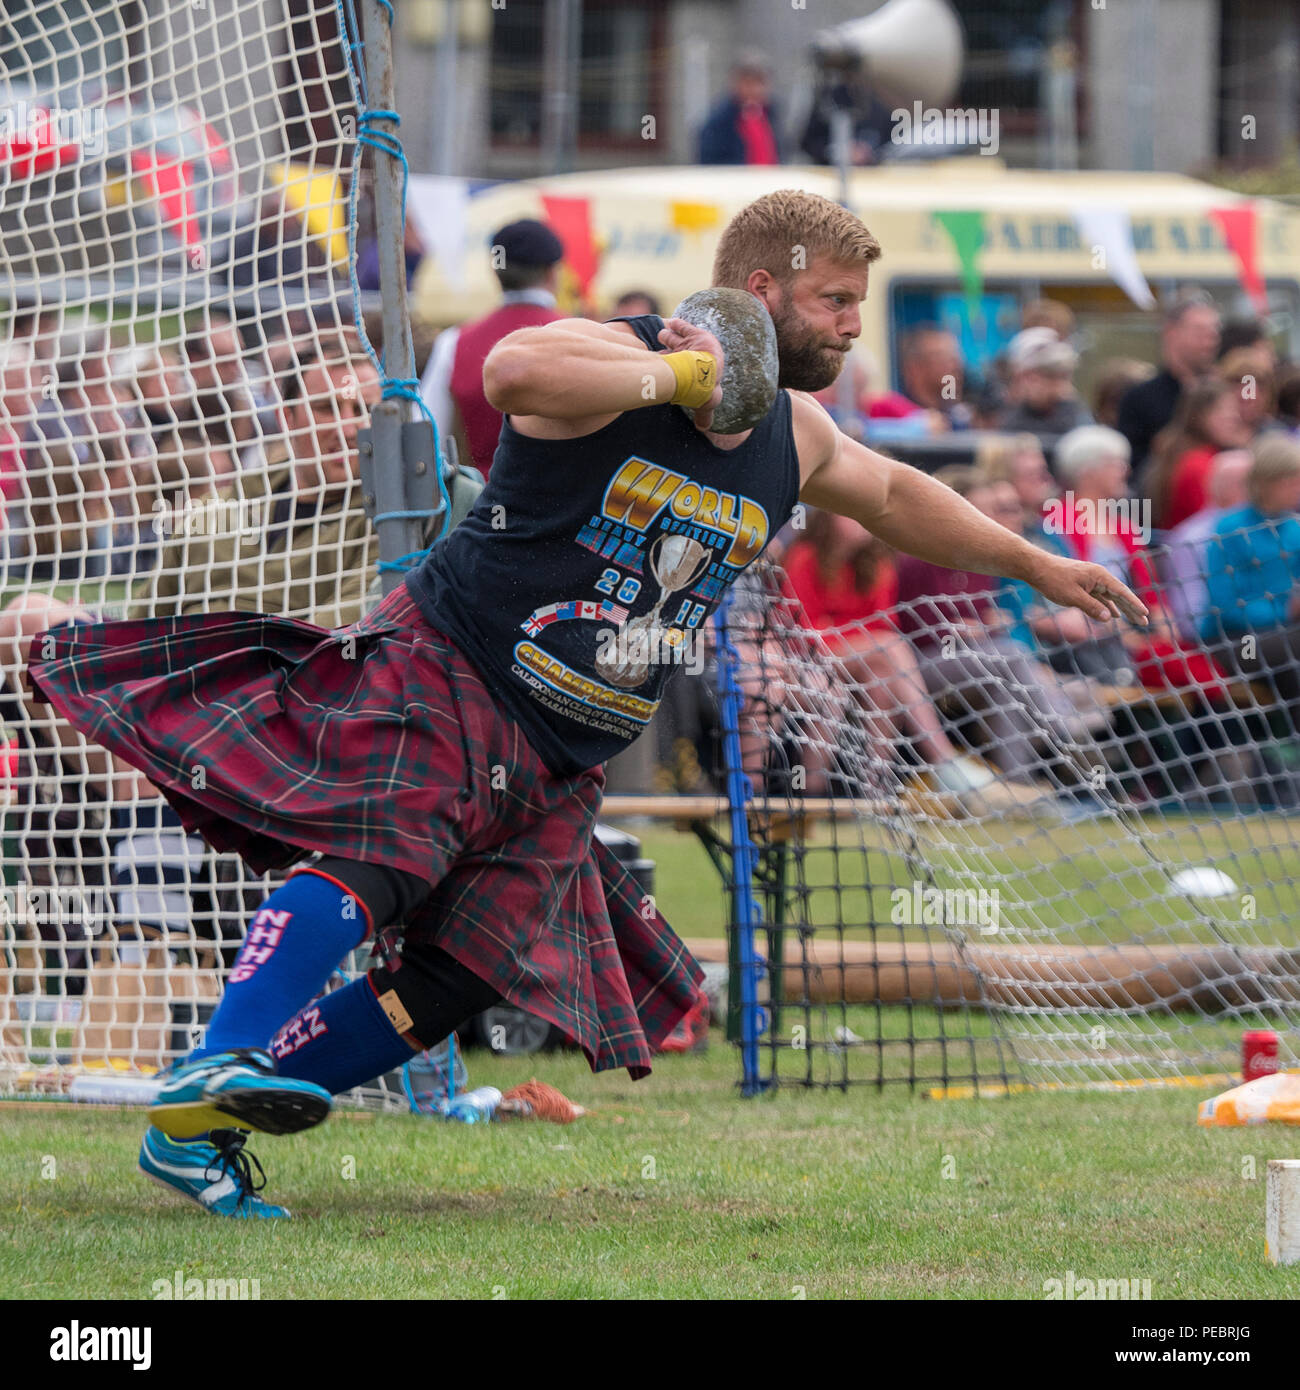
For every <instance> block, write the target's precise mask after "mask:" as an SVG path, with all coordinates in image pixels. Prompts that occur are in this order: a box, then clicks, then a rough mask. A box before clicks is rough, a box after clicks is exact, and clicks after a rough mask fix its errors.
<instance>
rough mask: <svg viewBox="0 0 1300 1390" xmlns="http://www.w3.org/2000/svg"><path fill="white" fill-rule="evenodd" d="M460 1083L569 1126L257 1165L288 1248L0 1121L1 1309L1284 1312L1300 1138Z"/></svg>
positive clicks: (704, 1063)
mask: <svg viewBox="0 0 1300 1390" xmlns="http://www.w3.org/2000/svg"><path fill="white" fill-rule="evenodd" d="M469 1061H470V1067H471V1075H472V1080H473V1081H474V1083H476V1084H486V1083H491V1082H495V1083H498V1084H501V1085H508V1084H513V1083H514V1082H516V1081H520V1080H524V1079H526V1078H527V1077H528V1076H529V1075H531V1074H534V1073H536V1074H537V1075H538V1076H540V1077H543V1078H544V1079H546V1080H549V1081H551V1082H552V1083H554V1084H556V1085H559V1086H560V1087H561V1088H562V1089H563V1090H564V1091H565V1092H566V1094H568V1095H570V1096H571V1097H573V1098H574V1099H576V1100H578V1101H580V1102H581V1103H583V1104H585V1105H587V1106H588V1107H590V1110H591V1113H590V1114H589V1115H587V1116H586V1117H585V1118H584V1119H582V1120H580V1121H578V1122H577V1123H576V1124H574V1125H571V1126H568V1127H565V1128H561V1127H558V1126H554V1125H543V1124H522V1123H517V1124H514V1125H505V1124H503V1125H492V1126H475V1127H472V1128H465V1127H461V1126H456V1125H449V1124H445V1123H443V1122H441V1121H437V1120H431V1119H421V1118H414V1117H407V1116H374V1115H362V1114H353V1113H344V1114H340V1115H337V1116H335V1117H334V1118H332V1119H331V1120H330V1121H329V1122H328V1123H327V1124H326V1125H325V1126H324V1127H323V1128H321V1129H318V1130H316V1131H314V1132H309V1133H307V1134H304V1135H299V1136H296V1137H294V1138H292V1139H280V1140H272V1139H263V1140H262V1141H261V1142H260V1143H258V1144H257V1145H256V1146H255V1148H256V1152H257V1153H258V1155H259V1157H260V1158H261V1159H262V1161H263V1163H264V1164H265V1165H266V1167H267V1169H268V1172H269V1175H270V1177H271V1182H272V1187H271V1191H273V1192H274V1194H275V1196H276V1197H277V1198H279V1199H280V1200H282V1201H283V1202H285V1203H286V1204H287V1205H288V1206H289V1207H290V1208H291V1209H292V1210H293V1211H294V1213H295V1219H294V1220H293V1221H290V1222H278V1223H269V1224H267V1223H255V1224H245V1223H239V1222H230V1221H223V1220H220V1219H218V1218H214V1217H209V1216H206V1215H204V1214H203V1213H201V1212H199V1211H198V1210H197V1209H196V1208H193V1207H191V1206H190V1205H189V1204H188V1203H184V1202H182V1201H181V1200H180V1199H179V1198H175V1197H173V1196H171V1195H170V1194H168V1193H166V1192H165V1191H163V1190H162V1189H161V1188H158V1187H156V1186H155V1185H153V1184H152V1183H149V1182H147V1181H146V1180H145V1179H143V1178H142V1177H141V1176H140V1175H139V1174H138V1173H137V1172H136V1171H135V1168H134V1160H135V1152H136V1147H137V1144H138V1136H139V1133H140V1129H141V1120H140V1117H139V1115H137V1114H130V1113H126V1112H122V1111H116V1110H104V1111H100V1110H93V1111H92V1110H86V1109H78V1110H77V1111H75V1112H74V1111H72V1110H68V1111H67V1112H66V1113H59V1112H58V1111H57V1110H50V1109H45V1110H32V1109H23V1108H22V1107H17V1108H12V1107H11V1108H7V1109H6V1110H5V1111H4V1114H3V1117H2V1119H0V1212H2V1213H3V1217H2V1218H0V1297H2V1298H6V1299H15V1298H17V1299H22V1298H69V1297H75V1298H123V1299H125V1298H149V1297H151V1290H152V1286H153V1283H154V1281H156V1280H166V1281H167V1282H169V1283H170V1282H172V1281H173V1279H174V1274H175V1271H176V1270H180V1271H182V1277H183V1278H194V1277H198V1278H204V1279H208V1278H215V1279H231V1278H235V1279H239V1278H242V1279H257V1280H258V1281H259V1284H260V1295H261V1297H262V1298H264V1299H267V1298H300V1299H301V1298H321V1297H331V1298H390V1297H433V1298H492V1297H500V1298H512V1299H519V1298H547V1297H550V1298H630V1297H643V1298H705V1297H716V1298H743V1299H750V1298H778V1299H779V1298H790V1299H793V1298H798V1297H801V1296H803V1297H807V1298H861V1297H885V1298H920V1299H930V1298H1022V1299H1041V1298H1042V1297H1043V1296H1044V1282H1045V1281H1046V1280H1049V1279H1062V1280H1064V1279H1065V1277H1066V1274H1067V1271H1069V1270H1073V1271H1074V1273H1075V1276H1076V1279H1079V1278H1094V1279H1150V1281H1151V1294H1152V1297H1153V1298H1155V1299H1162V1298H1204V1299H1215V1298H1224V1297H1236V1298H1294V1297H1296V1296H1297V1295H1300V1268H1292V1269H1289V1270H1288V1269H1281V1268H1275V1267H1271V1266H1269V1265H1267V1264H1266V1263H1265V1261H1264V1251H1263V1222H1264V1172H1265V1163H1266V1160H1267V1159H1269V1158H1277V1157H1292V1156H1296V1155H1297V1154H1298V1153H1300V1136H1297V1135H1296V1134H1295V1132H1294V1131H1290V1130H1285V1129H1267V1130H1262V1129H1249V1130H1235V1131H1233V1130H1223V1131H1207V1130H1201V1129H1198V1128H1197V1126H1196V1124H1195V1114H1196V1103H1197V1100H1198V1099H1200V1098H1201V1095H1202V1094H1203V1093H1200V1092H1193V1091H1183V1092H1169V1091H1149V1092H1144V1093H1141V1094H1115V1095H1105V1096H1098V1095H1077V1094H1075V1095H1065V1094H1050V1095H1034V1096H1016V1097H1011V1098H1008V1099H1003V1100H983V1101H946V1102H935V1101H927V1100H922V1099H919V1098H914V1097H912V1096H911V1095H909V1094H908V1092H907V1091H906V1090H903V1089H901V1088H899V1089H889V1090H886V1091H885V1092H883V1093H881V1092H877V1091H875V1090H874V1089H868V1088H862V1089H856V1090H853V1091H850V1092H849V1093H847V1094H845V1093H841V1092H802V1091H781V1092H779V1093H777V1094H776V1095H774V1096H769V1097H764V1098H761V1099H759V1100H756V1101H742V1100H740V1099H739V1098H738V1097H737V1095H736V1093H735V1090H734V1085H733V1083H734V1078H735V1066H734V1060H733V1058H732V1056H731V1054H730V1051H729V1050H728V1049H726V1048H724V1047H723V1046H721V1045H720V1044H719V1042H718V1034H717V1032H716V1030H715V1033H714V1046H713V1048H712V1050H711V1051H710V1052H709V1053H707V1054H704V1055H691V1056H684V1057H683V1056H675V1057H666V1058H662V1059H661V1060H660V1062H659V1064H658V1065H657V1067H656V1069H655V1074H654V1076H652V1077H651V1078H649V1079H648V1080H646V1081H643V1082H639V1083H637V1084H635V1085H633V1084H631V1083H629V1082H628V1080H627V1079H626V1076H625V1075H623V1074H619V1075H605V1076H601V1077H592V1076H591V1075H590V1074H589V1073H588V1072H587V1070H586V1067H585V1064H584V1063H583V1062H582V1061H581V1059H580V1058H577V1057H575V1056H572V1055H569V1054H555V1055H552V1056H547V1057H541V1058H534V1059H524V1060H522V1061H521V1060H520V1059H504V1058H493V1057H490V1056H487V1055H486V1054H482V1053H471V1054H470V1056H469ZM43 1168H44V1171H45V1172H47V1173H48V1172H51V1171H52V1172H53V1174H54V1176H52V1177H46V1178H43V1177H42V1176H41V1175H42V1170H43ZM348 1173H353V1174H354V1176H351V1177H349V1176H345V1175H346V1174H348ZM946 1175H948V1176H946Z"/></svg>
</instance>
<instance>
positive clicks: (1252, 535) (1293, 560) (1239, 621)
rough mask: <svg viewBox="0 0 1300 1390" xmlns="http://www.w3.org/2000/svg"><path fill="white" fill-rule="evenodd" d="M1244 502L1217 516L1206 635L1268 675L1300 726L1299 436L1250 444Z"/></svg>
mask: <svg viewBox="0 0 1300 1390" xmlns="http://www.w3.org/2000/svg"><path fill="white" fill-rule="evenodd" d="M1251 452H1252V454H1253V456H1254V464H1253V466H1252V467H1251V470H1250V474H1249V478H1248V482H1247V488H1248V492H1249V501H1248V502H1247V503H1246V505H1245V506H1244V507H1238V508H1236V509H1235V510H1233V511H1230V512H1226V513H1225V514H1224V515H1223V516H1221V517H1220V518H1219V521H1218V524H1217V525H1216V526H1215V528H1214V534H1213V535H1212V536H1211V537H1210V541H1209V546H1208V548H1207V551H1206V583H1207V587H1208V590H1209V608H1208V610H1207V612H1206V615H1205V617H1204V619H1203V620H1202V622H1201V636H1202V637H1203V638H1204V640H1205V641H1206V642H1207V643H1209V644H1211V647H1212V649H1213V650H1214V651H1215V652H1216V654H1217V655H1218V656H1219V658H1220V660H1222V661H1223V662H1224V664H1225V665H1227V666H1228V668H1229V669H1230V670H1233V671H1234V672H1236V673H1237V674H1238V675H1240V676H1241V677H1242V678H1243V679H1245V680H1261V679H1264V680H1268V681H1269V682H1271V683H1272V685H1273V687H1274V689H1276V691H1277V693H1278V696H1279V698H1280V699H1281V700H1282V701H1283V702H1284V703H1285V704H1286V705H1287V707H1288V710H1289V711H1290V718H1291V727H1292V731H1293V732H1297V731H1300V517H1298V516H1297V513H1298V512H1300V442H1297V441H1296V440H1294V439H1290V438H1288V437H1287V436H1285V435H1282V434H1266V435H1263V436H1262V437H1261V438H1260V439H1258V440H1257V441H1256V443H1255V445H1254V447H1253V449H1252V450H1251Z"/></svg>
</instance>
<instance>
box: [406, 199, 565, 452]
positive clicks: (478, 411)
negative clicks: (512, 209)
mask: <svg viewBox="0 0 1300 1390" xmlns="http://www.w3.org/2000/svg"><path fill="white" fill-rule="evenodd" d="M563 259H564V247H563V246H562V245H561V243H560V239H559V237H557V236H556V235H555V233H554V232H553V231H552V230H551V229H550V228H549V227H548V226H547V225H546V223H545V222H538V221H536V220H535V219H533V218H531V217H525V218H523V219H521V220H520V221H518V222H511V223H510V224H509V225H508V226H505V227H502V228H501V230H500V231H499V232H498V233H497V234H496V235H495V236H494V237H493V238H492V265H493V269H494V270H495V272H496V277H497V279H498V280H499V281H500V282H501V289H502V291H503V294H502V299H501V304H500V307H499V308H496V309H494V310H493V311H492V312H491V313H490V314H488V315H487V317H486V318H481V319H476V320H475V321H474V322H473V323H466V324H462V325H461V326H460V327H459V328H448V329H445V330H444V331H443V332H442V333H441V334H439V336H438V340H437V342H435V343H434V345H433V352H432V353H431V354H430V356H429V362H428V365H427V366H426V367H425V369H424V376H423V377H422V378H421V380H420V394H421V395H422V396H423V397H424V401H425V404H426V405H427V406H428V407H429V409H430V410H431V411H432V412H433V418H434V419H435V420H436V421H437V424H438V433H439V435H441V436H443V437H445V436H447V435H449V434H452V433H455V434H456V435H457V436H458V438H459V439H460V440H461V443H462V455H461V461H462V462H463V463H472V464H473V465H474V467H475V468H477V469H478V470H479V471H480V472H481V473H482V474H483V476H484V477H485V478H486V477H487V475H488V473H489V472H490V470H491V468H492V456H493V455H494V454H495V453H496V449H497V436H498V435H499V434H500V433H501V412H500V411H499V410H495V409H494V408H493V407H492V406H490V405H489V404H488V401H487V397H486V396H485V395H484V394H483V363H484V362H485V361H486V360H487V355H488V353H489V352H491V351H492V349H493V348H494V347H495V346H496V345H497V343H499V342H500V341H501V339H502V338H504V337H505V336H506V335H507V334H508V333H513V332H514V331H515V330H516V329H518V328H530V327H532V326H534V325H535V324H542V323H553V322H554V321H555V320H556V319H561V318H564V315H563V314H561V313H559V312H557V310H556V308H555V288H556V278H557V276H558V274H559V267H560V262H561V261H562V260H563ZM464 449H468V457H466V455H465V453H464Z"/></svg>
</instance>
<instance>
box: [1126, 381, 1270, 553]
mask: <svg viewBox="0 0 1300 1390" xmlns="http://www.w3.org/2000/svg"><path fill="white" fill-rule="evenodd" d="M1249 442H1250V430H1249V428H1248V426H1247V425H1246V422H1245V420H1244V419H1243V418H1242V414H1241V398H1240V394H1239V392H1238V391H1237V390H1235V389H1234V388H1233V387H1231V386H1229V385H1228V384H1227V383H1226V382H1224V381H1216V380H1208V381H1204V382H1201V383H1200V384H1199V385H1197V386H1193V387H1192V388H1191V390H1190V391H1188V392H1187V393H1186V394H1185V395H1184V396H1183V398H1182V399H1181V400H1180V401H1179V404H1178V409H1177V410H1176V411H1175V413H1174V418H1173V420H1172V421H1171V422H1170V424H1169V428H1168V429H1167V430H1164V431H1162V432H1161V434H1160V435H1158V436H1157V438H1156V441H1155V446H1154V448H1153V449H1152V455H1151V456H1152V465H1151V468H1150V469H1149V470H1148V472H1147V473H1146V475H1145V476H1144V477H1143V478H1141V479H1140V480H1139V485H1138V486H1139V491H1140V493H1141V494H1142V495H1143V496H1144V497H1148V498H1150V500H1151V513H1152V524H1153V525H1154V526H1155V527H1156V528H1157V529H1158V530H1161V531H1171V530H1173V528H1174V527H1175V526H1178V525H1179V524H1180V523H1181V522H1184V521H1186V520H1187V518H1188V517H1189V516H1194V515H1195V514H1196V513H1197V512H1199V511H1200V510H1201V508H1202V507H1204V506H1205V503H1206V500H1207V492H1206V480H1207V479H1208V478H1209V475H1210V465H1211V464H1212V463H1213V462H1214V456H1215V454H1217V453H1219V452H1220V451H1221V450H1223V449H1242V448H1244V447H1245V446H1246V445H1247V444H1248V443H1249Z"/></svg>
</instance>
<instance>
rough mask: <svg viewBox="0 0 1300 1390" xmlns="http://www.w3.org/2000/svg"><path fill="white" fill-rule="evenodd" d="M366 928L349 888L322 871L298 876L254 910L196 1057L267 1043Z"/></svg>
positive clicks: (312, 994) (318, 989)
mask: <svg viewBox="0 0 1300 1390" xmlns="http://www.w3.org/2000/svg"><path fill="white" fill-rule="evenodd" d="M366 932H367V922H366V914H365V909H364V908H363V907H362V905H361V903H360V902H359V901H358V900H357V899H356V898H355V897H354V896H353V895H352V894H350V893H349V892H348V891H347V890H346V889H345V888H343V887H341V886H340V885H339V884H337V883H335V882H334V881H333V880H332V879H328V878H322V877H321V875H320V874H314V873H310V872H304V873H299V874H295V875H294V876H293V877H292V878H291V879H290V880H289V881H288V882H287V883H285V884H284V885H282V886H281V887H279V888H277V889H276V890H275V892H274V893H272V894H271V896H270V897H269V898H267V900H266V901H265V902H264V903H263V904H262V906H261V908H259V909H258V911H257V912H256V913H255V914H254V915H253V920H252V922H250V923H249V927H248V935H247V936H246V937H245V938H244V944H243V946H242V948H241V949H240V952H239V957H238V959H237V960H236V961H235V965H234V969H232V970H231V972H230V977H229V978H228V979H227V981H226V992H225V994H224V995H223V996H222V1000H221V1004H220V1006H219V1007H218V1009H217V1011H216V1013H215V1014H213V1016H212V1022H211V1023H210V1024H209V1025H208V1030H207V1034H206V1036H205V1037H204V1040H203V1046H202V1047H201V1048H199V1049H197V1050H196V1051H195V1052H193V1053H192V1054H191V1058H194V1057H203V1056H206V1055H208V1054H209V1053H213V1052H224V1051H226V1050H227V1049H228V1048H232V1047H266V1046H267V1044H268V1043H269V1042H270V1041H271V1038H272V1037H273V1036H274V1035H275V1033H276V1031H277V1030H278V1029H279V1028H280V1027H281V1025H282V1024H283V1023H284V1021H285V1019H286V1018H289V1017H291V1016H292V1015H294V1014H295V1013H297V1011H298V1010H299V1009H301V1008H302V1007H303V1006H304V1005H305V1004H308V1003H309V1002H310V1001H311V1000H312V999H314V998H315V997H316V996H317V995H318V994H319V993H320V992H321V990H322V989H324V988H325V982H326V981H327V980H328V979H329V977H330V972H331V971H332V970H333V969H334V967H335V966H337V965H338V963H339V962H340V961H341V960H342V959H343V957H344V956H346V955H347V953H348V952H349V951H350V950H352V949H353V947H355V946H358V945H359V944H360V943H361V942H362V941H363V940H364V939H365V936H366Z"/></svg>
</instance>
